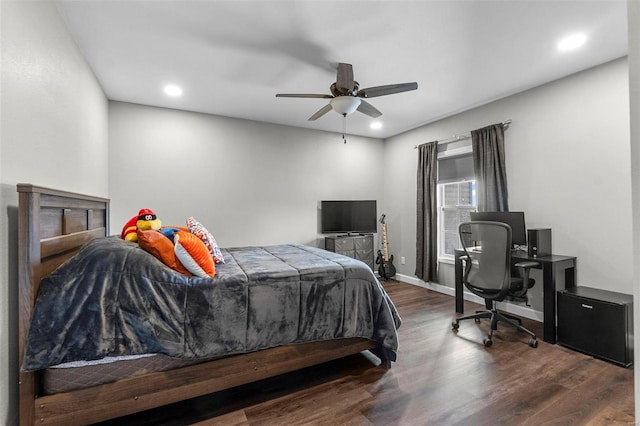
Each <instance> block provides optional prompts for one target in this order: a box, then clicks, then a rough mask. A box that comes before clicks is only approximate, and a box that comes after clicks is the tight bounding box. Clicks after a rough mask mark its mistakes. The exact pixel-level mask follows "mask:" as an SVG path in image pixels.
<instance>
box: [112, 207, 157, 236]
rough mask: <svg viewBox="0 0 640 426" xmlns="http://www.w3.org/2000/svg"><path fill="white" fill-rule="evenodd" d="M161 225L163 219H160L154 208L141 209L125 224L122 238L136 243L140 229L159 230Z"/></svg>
mask: <svg viewBox="0 0 640 426" xmlns="http://www.w3.org/2000/svg"><path fill="white" fill-rule="evenodd" d="M161 227H162V221H161V220H160V219H158V217H157V216H156V214H155V213H154V212H153V211H152V210H149V209H140V211H139V212H138V214H137V215H136V216H134V217H132V218H131V219H129V220H128V221H127V223H125V224H124V227H123V228H122V233H121V234H120V238H122V239H123V240H126V241H131V242H133V243H135V242H137V241H138V234H137V233H136V231H137V230H138V229H141V230H143V231H147V230H154V231H158V230H159V229H160V228H161Z"/></svg>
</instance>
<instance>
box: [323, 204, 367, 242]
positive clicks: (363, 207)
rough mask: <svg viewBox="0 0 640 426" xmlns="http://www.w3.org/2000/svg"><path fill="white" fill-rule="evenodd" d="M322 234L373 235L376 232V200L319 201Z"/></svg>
mask: <svg viewBox="0 0 640 426" xmlns="http://www.w3.org/2000/svg"><path fill="white" fill-rule="evenodd" d="M320 209H321V214H320V221H321V230H322V233H323V234H350V233H353V234H373V233H375V232H377V231H378V220H377V215H378V212H377V205H376V200H339V201H328V200H327V201H321V203H320Z"/></svg>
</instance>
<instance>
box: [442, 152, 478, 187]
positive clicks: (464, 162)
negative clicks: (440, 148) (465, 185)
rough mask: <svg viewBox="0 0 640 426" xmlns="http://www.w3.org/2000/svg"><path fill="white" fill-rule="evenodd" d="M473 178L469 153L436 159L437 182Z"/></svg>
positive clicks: (471, 160)
mask: <svg viewBox="0 0 640 426" xmlns="http://www.w3.org/2000/svg"><path fill="white" fill-rule="evenodd" d="M473 179H475V174H474V170H473V157H472V156H471V153H468V154H463V155H456V156H452V157H444V158H439V159H438V183H450V182H460V181H464V180H473Z"/></svg>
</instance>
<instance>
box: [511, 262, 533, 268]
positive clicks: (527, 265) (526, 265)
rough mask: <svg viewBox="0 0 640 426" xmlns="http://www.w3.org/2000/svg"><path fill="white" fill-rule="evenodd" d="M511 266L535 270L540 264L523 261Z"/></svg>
mask: <svg viewBox="0 0 640 426" xmlns="http://www.w3.org/2000/svg"><path fill="white" fill-rule="evenodd" d="M513 266H515V267H518V268H535V267H536V266H540V264H539V263H538V262H534V261H532V260H525V261H523V262H518V263H516V264H515V265H513Z"/></svg>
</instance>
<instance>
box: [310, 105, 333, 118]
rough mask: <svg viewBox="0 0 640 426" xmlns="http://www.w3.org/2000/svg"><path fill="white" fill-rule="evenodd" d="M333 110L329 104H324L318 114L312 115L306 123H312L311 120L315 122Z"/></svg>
mask: <svg viewBox="0 0 640 426" xmlns="http://www.w3.org/2000/svg"><path fill="white" fill-rule="evenodd" d="M332 109H333V108H331V104H326V105H325V106H323V107H322V108H321V109H320V110H319V111H318V112H316V113H315V114H313V115H312V116H311V117H309V120H308V121H313V120H317V119H318V118H320V117H322V116H323V115H325V114H326V113H328V112H329V111H331V110H332Z"/></svg>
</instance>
